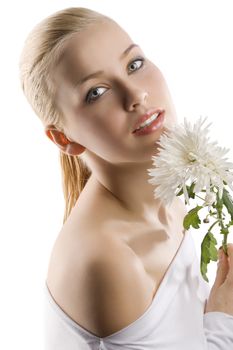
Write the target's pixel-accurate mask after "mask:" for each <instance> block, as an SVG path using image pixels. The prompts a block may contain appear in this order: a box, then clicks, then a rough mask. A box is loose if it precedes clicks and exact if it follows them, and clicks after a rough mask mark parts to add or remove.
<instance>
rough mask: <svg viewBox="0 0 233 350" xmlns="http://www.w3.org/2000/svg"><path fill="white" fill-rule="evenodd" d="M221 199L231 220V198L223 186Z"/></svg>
mask: <svg viewBox="0 0 233 350" xmlns="http://www.w3.org/2000/svg"><path fill="white" fill-rule="evenodd" d="M222 200H223V204H224V205H225V207H226V208H227V211H228V213H229V214H230V215H231V220H233V200H232V197H231V195H230V193H229V192H228V191H227V190H226V189H225V188H224V189H223V195H222Z"/></svg>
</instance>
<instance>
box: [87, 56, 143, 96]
mask: <svg viewBox="0 0 233 350" xmlns="http://www.w3.org/2000/svg"><path fill="white" fill-rule="evenodd" d="M144 61H145V59H144V58H143V57H140V58H136V59H134V60H133V61H132V62H131V63H130V64H129V67H133V66H136V69H134V70H133V71H132V70H131V72H134V71H135V70H136V71H137V70H139V69H141V68H142V67H143V65H144ZM135 62H141V63H140V64H139V67H138V64H136V65H135ZM137 67H138V68H137ZM99 89H107V88H105V87H103V86H97V87H95V88H92V89H90V90H89V91H88V93H87V95H86V98H85V101H86V102H87V103H92V102H94V101H96V100H97V99H98V97H99V96H101V95H99V94H98V91H99ZM92 93H93V94H92ZM92 97H93V98H92Z"/></svg>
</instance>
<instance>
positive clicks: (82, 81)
mask: <svg viewBox="0 0 233 350" xmlns="http://www.w3.org/2000/svg"><path fill="white" fill-rule="evenodd" d="M134 47H139V45H137V44H131V45H130V46H129V47H127V49H126V50H125V51H124V52H123V53H122V54H121V56H120V60H122V59H123V58H125V57H126V56H127V55H128V54H129V52H130V51H131V50H132V49H133V48H134ZM103 73H104V71H103V70H98V71H97V72H95V73H91V74H89V75H87V76H86V77H84V78H82V79H81V80H80V81H79V82H78V83H77V84H76V86H75V88H77V86H79V85H81V84H83V83H84V82H85V81H87V80H90V79H93V78H96V77H98V76H99V75H101V74H103Z"/></svg>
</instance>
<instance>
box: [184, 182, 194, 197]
mask: <svg viewBox="0 0 233 350" xmlns="http://www.w3.org/2000/svg"><path fill="white" fill-rule="evenodd" d="M194 186H195V182H193V183H192V184H191V186H186V187H187V191H188V195H189V198H195V192H193V189H194Z"/></svg>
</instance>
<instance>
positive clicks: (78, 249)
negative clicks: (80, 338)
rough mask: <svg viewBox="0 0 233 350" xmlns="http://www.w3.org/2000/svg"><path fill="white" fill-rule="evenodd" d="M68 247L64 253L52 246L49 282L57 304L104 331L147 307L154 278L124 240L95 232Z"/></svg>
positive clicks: (99, 332) (94, 329) (85, 325)
mask: <svg viewBox="0 0 233 350" xmlns="http://www.w3.org/2000/svg"><path fill="white" fill-rule="evenodd" d="M63 249H64V245H63ZM66 249H67V251H66V254H65V255H64V254H63V255H61V254H60V255H59V253H58V251H59V249H58V251H57V252H54V254H53V261H52V259H51V262H50V268H49V271H48V277H47V284H48V287H49V289H50V291H51V293H52V295H53V297H54V299H55V300H56V302H57V303H58V305H59V306H60V307H61V308H62V309H63V310H64V311H65V313H67V315H68V316H69V317H71V318H72V319H73V320H74V321H75V322H77V323H78V324H79V325H80V326H81V327H83V328H85V329H87V330H88V331H89V332H91V333H93V334H95V335H96V336H99V337H105V336H108V335H110V334H113V333H115V332H117V331H119V330H120V329H122V328H124V327H126V326H128V325H129V324H130V323H132V322H133V321H135V320H136V319H137V318H139V317H140V316H141V315H142V314H143V313H144V312H145V310H146V309H147V308H148V307H149V305H150V304H151V301H152V294H153V293H152V284H151V280H150V279H149V278H148V276H147V275H146V273H145V270H144V269H143V266H142V264H141V263H140V261H139V259H137V258H136V257H135V256H134V254H133V253H132V251H131V250H130V249H129V247H127V246H126V245H125V244H124V243H122V242H121V241H117V240H116V239H113V238H112V236H109V235H105V234H101V233H100V234H98V235H97V234H96V233H95V234H93V235H90V234H88V235H87V236H86V237H85V236H82V238H81V239H78V242H73V244H72V245H70V244H67V245H66ZM54 266H55V267H56V268H55V267H54ZM59 267H60V268H59Z"/></svg>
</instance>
